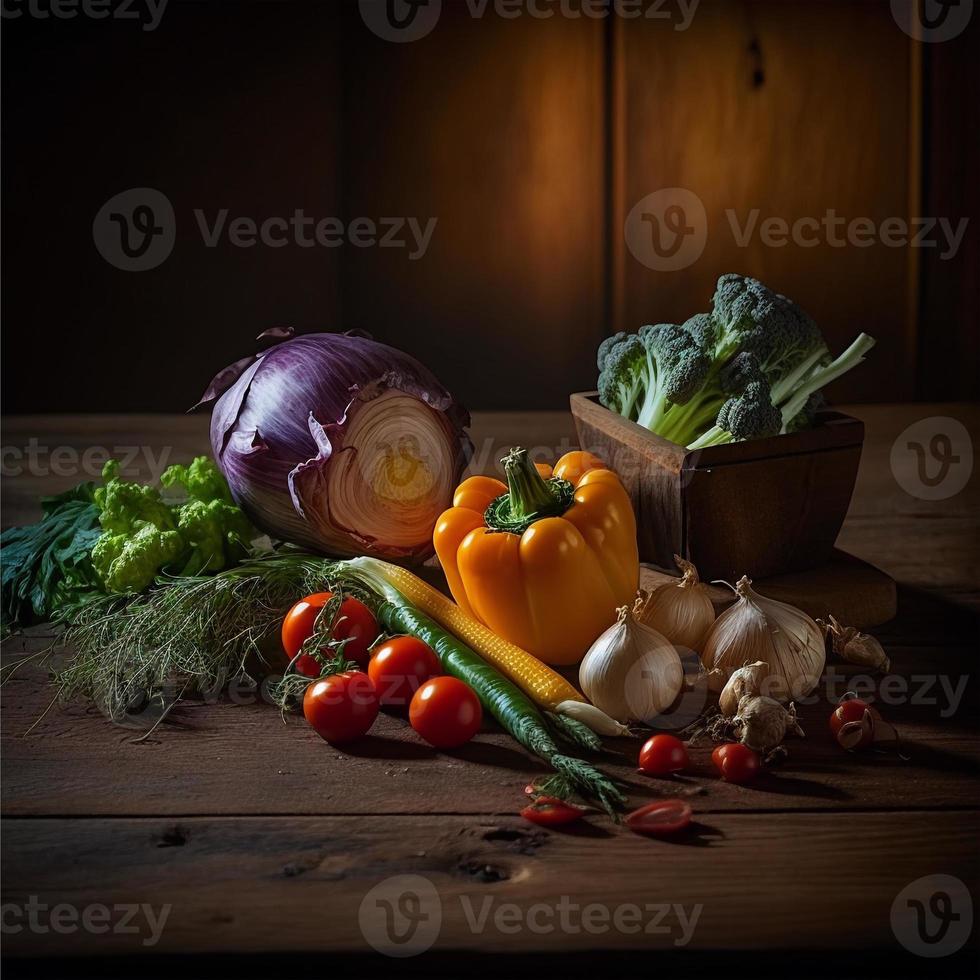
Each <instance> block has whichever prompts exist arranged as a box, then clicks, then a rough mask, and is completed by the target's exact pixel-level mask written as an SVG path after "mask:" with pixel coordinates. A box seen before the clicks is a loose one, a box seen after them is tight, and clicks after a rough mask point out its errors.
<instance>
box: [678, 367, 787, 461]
mask: <svg viewBox="0 0 980 980" xmlns="http://www.w3.org/2000/svg"><path fill="white" fill-rule="evenodd" d="M782 422H783V417H782V414H781V413H780V411H779V409H778V408H777V407H776V406H775V405H773V403H772V399H771V397H770V394H769V385H768V383H767V382H766V381H765V379H763V380H761V381H750V382H749V383H748V384H747V385H746V386H745V390H744V391H742V392H741V393H740V394H738V395H734V396H732V397H731V398H729V399H728V400H727V401H726V402H725V403H724V404H723V405H722V406H721V408H720V409H719V411H718V418H717V420H716V421H715V425H714V427H713V428H711V429H709V430H708V431H707V432H705V433H704V435H702V436H700V437H699V438H698V439H695V441H694V442H692V443H691V444H690V445H689V446H688V447H687V448H688V449H704V448H705V447H706V446H721V445H724V444H725V443H728V442H737V441H739V440H742V439H763V438H765V437H766V436H774V435H778V434H779V430H780V426H781V425H782Z"/></svg>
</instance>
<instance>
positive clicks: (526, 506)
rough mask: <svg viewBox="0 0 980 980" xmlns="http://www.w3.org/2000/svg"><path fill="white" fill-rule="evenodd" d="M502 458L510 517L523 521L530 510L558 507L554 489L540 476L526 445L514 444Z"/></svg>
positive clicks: (538, 510)
mask: <svg viewBox="0 0 980 980" xmlns="http://www.w3.org/2000/svg"><path fill="white" fill-rule="evenodd" d="M501 462H502V463H503V464H504V473H505V474H506V475H507V490H508V494H507V496H508V498H509V508H510V517H511V520H514V521H522V520H525V519H526V518H528V517H530V516H531V515H532V514H544V513H547V512H548V511H551V510H554V509H555V508H556V507H557V504H558V500H557V498H556V497H555V494H554V492H553V491H552V489H551V487H550V486H548V484H547V483H545V481H544V480H543V479H542V477H541V474H540V473H539V472H538V468H537V467H536V466H535V465H534V463H533V462H532V461H531V457H530V456H528V454H527V450H526V449H521V448H520V447H515V448H513V449H512V450H511V451H510V452H509V453H508V454H507V455H506V456H505V457H504V458H503V460H501Z"/></svg>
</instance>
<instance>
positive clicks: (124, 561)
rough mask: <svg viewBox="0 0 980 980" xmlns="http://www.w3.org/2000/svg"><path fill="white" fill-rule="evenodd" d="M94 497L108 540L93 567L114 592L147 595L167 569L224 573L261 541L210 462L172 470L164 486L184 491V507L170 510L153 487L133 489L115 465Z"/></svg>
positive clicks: (205, 460) (204, 459)
mask: <svg viewBox="0 0 980 980" xmlns="http://www.w3.org/2000/svg"><path fill="white" fill-rule="evenodd" d="M102 477H103V479H104V480H105V486H103V487H99V488H98V489H97V490H96V491H95V504H96V507H97V508H98V509H99V523H100V524H101V526H102V535H101V537H99V539H98V541H97V542H96V543H95V546H94V547H93V549H92V564H93V566H94V568H95V571H96V572H97V574H98V575H99V578H100V579H101V580H102V582H103V583H104V585H105V588H106V590H107V591H109V592H141V591H142V590H143V589H145V588H146V587H147V586H148V585H149V584H150V583H151V582H152V581H153V580H154V579H155V578H156V577H157V575H159V574H160V572H161V571H164V570H171V571H173V572H175V573H179V574H183V575H198V574H203V573H210V572H218V571H221V570H222V569H223V568H227V567H228V566H229V565H232V564H235V563H236V562H238V561H240V560H241V559H242V558H244V557H245V555H246V554H247V552H248V542H249V541H250V540H251V539H252V538H253V537H254V536H255V532H254V530H253V528H252V526H251V525H250V524H249V522H248V519H247V518H246V517H245V515H244V514H243V513H242V511H241V510H240V509H239V508H238V507H237V506H236V505H235V504H234V503H233V501H232V497H231V492H230V490H229V489H228V484H227V482H226V481H225V478H224V477H223V476H222V474H221V472H220V470H219V469H218V468H217V466H215V464H214V463H213V462H212V461H211V460H210V459H208V458H207V457H206V456H199V457H197V459H195V460H194V461H193V462H192V463H191V464H190V465H189V466H183V465H180V464H177V465H174V466H171V467H169V468H168V469H167V470H166V471H165V472H164V473H163V475H162V476H161V478H160V482H161V483H162V484H163V485H164V486H166V487H174V486H177V487H181V488H182V489H183V490H184V491H185V492H186V494H187V498H188V499H187V500H186V502H183V503H180V504H176V505H173V506H171V505H169V504H168V503H167V502H166V501H165V500H164V499H163V497H162V496H161V495H160V491H159V490H157V489H156V488H155V487H150V486H143V485H141V484H138V483H130V482H128V481H126V480H123V479H122V478H121V477H120V475H119V463H118V462H116V461H115V460H110V461H109V462H108V463H106V465H105V467H104V468H103V471H102Z"/></svg>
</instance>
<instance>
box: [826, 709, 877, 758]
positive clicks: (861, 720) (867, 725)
mask: <svg viewBox="0 0 980 980" xmlns="http://www.w3.org/2000/svg"><path fill="white" fill-rule="evenodd" d="M865 715H870V718H865ZM880 718H881V715H880V714H878V712H877V711H875V709H874V708H872V707H871V705H870V704H868V702H867V701H862V700H861V699H860V698H848V699H847V700H846V701H841V703H840V704H839V705H837V707H836V708H835V709H834V713H833V714H832V715H831V716H830V731H831V732H832V734H833V736H834V738H836V739H837V741H838V742H840V743H841V744H842V745H844V748H848V749H863V748H867V746H869V745H871V743H872V742H874V722H876V721H878V720H879V719H880ZM852 724H853V725H854V727H853V728H849V729H847V730H846V732H845V736H844V739H843V741H842V739H841V734H840V732H841V729H842V728H843V727H844V726H845V725H852ZM845 743H846V744H845Z"/></svg>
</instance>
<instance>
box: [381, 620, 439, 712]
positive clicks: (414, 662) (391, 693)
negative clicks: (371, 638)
mask: <svg viewBox="0 0 980 980" xmlns="http://www.w3.org/2000/svg"><path fill="white" fill-rule="evenodd" d="M441 673H442V665H441V664H440V663H439V658H438V657H437V656H436V655H435V653H433V651H432V647H430V646H429V645H428V644H427V643H423V642H422V641H421V640H420V639H418V638H417V637H415V636H393V637H392V638H391V639H390V640H385V642H384V643H382V644H381V646H379V647H378V648H377V649H376V650H375V651H374V653H373V654H372V656H371V662H370V663H369V664H368V675H369V676H370V678H371V680H372V681H374V686H375V688H377V691H378V697H379V698H380V699H381V703H382V704H384V705H389V706H392V707H395V706H404V707H408V705H409V704H410V703H411V701H412V698H413V697H414V696H415V692H416V691H417V690H418V689H419V688H420V687H421V686H422V685H423V684H424V683H425V682H426V681H427V680H430V679H431V678H433V677H438V676H439V675H440V674H441Z"/></svg>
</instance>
